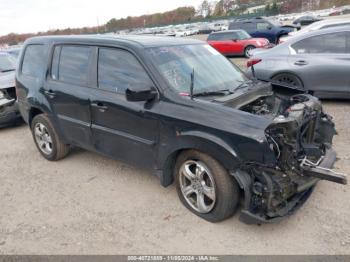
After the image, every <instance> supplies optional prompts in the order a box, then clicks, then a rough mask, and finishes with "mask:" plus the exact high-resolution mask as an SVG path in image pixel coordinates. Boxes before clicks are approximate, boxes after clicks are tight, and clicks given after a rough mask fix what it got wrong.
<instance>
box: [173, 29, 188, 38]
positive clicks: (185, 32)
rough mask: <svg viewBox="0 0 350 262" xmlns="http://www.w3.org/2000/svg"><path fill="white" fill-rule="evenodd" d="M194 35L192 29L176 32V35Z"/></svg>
mask: <svg viewBox="0 0 350 262" xmlns="http://www.w3.org/2000/svg"><path fill="white" fill-rule="evenodd" d="M189 35H192V32H191V30H178V31H176V33H175V36H176V37H185V36H189Z"/></svg>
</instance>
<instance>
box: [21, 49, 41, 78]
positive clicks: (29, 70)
mask: <svg viewBox="0 0 350 262" xmlns="http://www.w3.org/2000/svg"><path fill="white" fill-rule="evenodd" d="M44 71H45V48H44V45H28V46H27V47H26V49H25V52H24V57H23V63H22V74H23V75H26V76H31V77H35V78H40V77H42V76H43V73H44Z"/></svg>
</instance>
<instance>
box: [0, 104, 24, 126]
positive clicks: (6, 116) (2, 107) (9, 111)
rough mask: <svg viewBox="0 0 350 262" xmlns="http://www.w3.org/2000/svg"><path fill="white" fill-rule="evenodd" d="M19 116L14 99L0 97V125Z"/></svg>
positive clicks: (4, 124)
mask: <svg viewBox="0 0 350 262" xmlns="http://www.w3.org/2000/svg"><path fill="white" fill-rule="evenodd" d="M20 118H21V114H20V113H19V110H18V105H17V102H16V100H15V99H6V98H2V99H0V127H2V126H6V125H8V124H11V123H14V122H15V121H16V120H18V119H20Z"/></svg>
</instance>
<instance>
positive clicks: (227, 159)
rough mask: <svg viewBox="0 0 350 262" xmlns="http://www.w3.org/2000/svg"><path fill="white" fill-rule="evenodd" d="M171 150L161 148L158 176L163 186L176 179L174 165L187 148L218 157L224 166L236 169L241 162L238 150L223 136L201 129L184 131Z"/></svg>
mask: <svg viewBox="0 0 350 262" xmlns="http://www.w3.org/2000/svg"><path fill="white" fill-rule="evenodd" d="M175 142H176V143H174V145H176V146H175V147H172V148H171V149H170V150H164V151H163V150H161V152H160V153H159V155H160V157H159V158H158V165H157V166H158V171H159V174H158V176H159V177H160V180H161V184H162V185H163V186H165V187H166V186H169V185H171V184H172V183H173V181H174V167H175V163H176V160H177V158H178V156H179V155H180V154H181V153H182V152H184V151H187V150H197V151H200V152H202V153H205V154H207V155H209V156H211V157H213V158H214V159H216V160H217V161H218V162H219V163H220V164H222V166H223V167H224V168H225V169H227V171H228V172H229V171H230V170H234V169H235V168H237V167H238V166H239V164H240V159H239V156H238V155H237V153H236V151H235V150H234V149H233V148H232V147H231V146H229V145H228V144H227V143H226V142H225V141H224V140H222V139H221V138H219V137H217V136H215V135H211V134H207V133H204V132H200V131H190V132H184V133H182V134H181V135H180V136H178V139H176V141H175Z"/></svg>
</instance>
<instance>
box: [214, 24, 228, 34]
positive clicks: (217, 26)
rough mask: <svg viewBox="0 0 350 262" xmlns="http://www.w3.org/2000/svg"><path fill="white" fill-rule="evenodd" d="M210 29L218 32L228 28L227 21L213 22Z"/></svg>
mask: <svg viewBox="0 0 350 262" xmlns="http://www.w3.org/2000/svg"><path fill="white" fill-rule="evenodd" d="M212 29H213V31H214V32H219V31H224V30H227V29H228V26H227V23H224V22H221V23H220V22H218V23H214V24H213V25H212Z"/></svg>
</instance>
